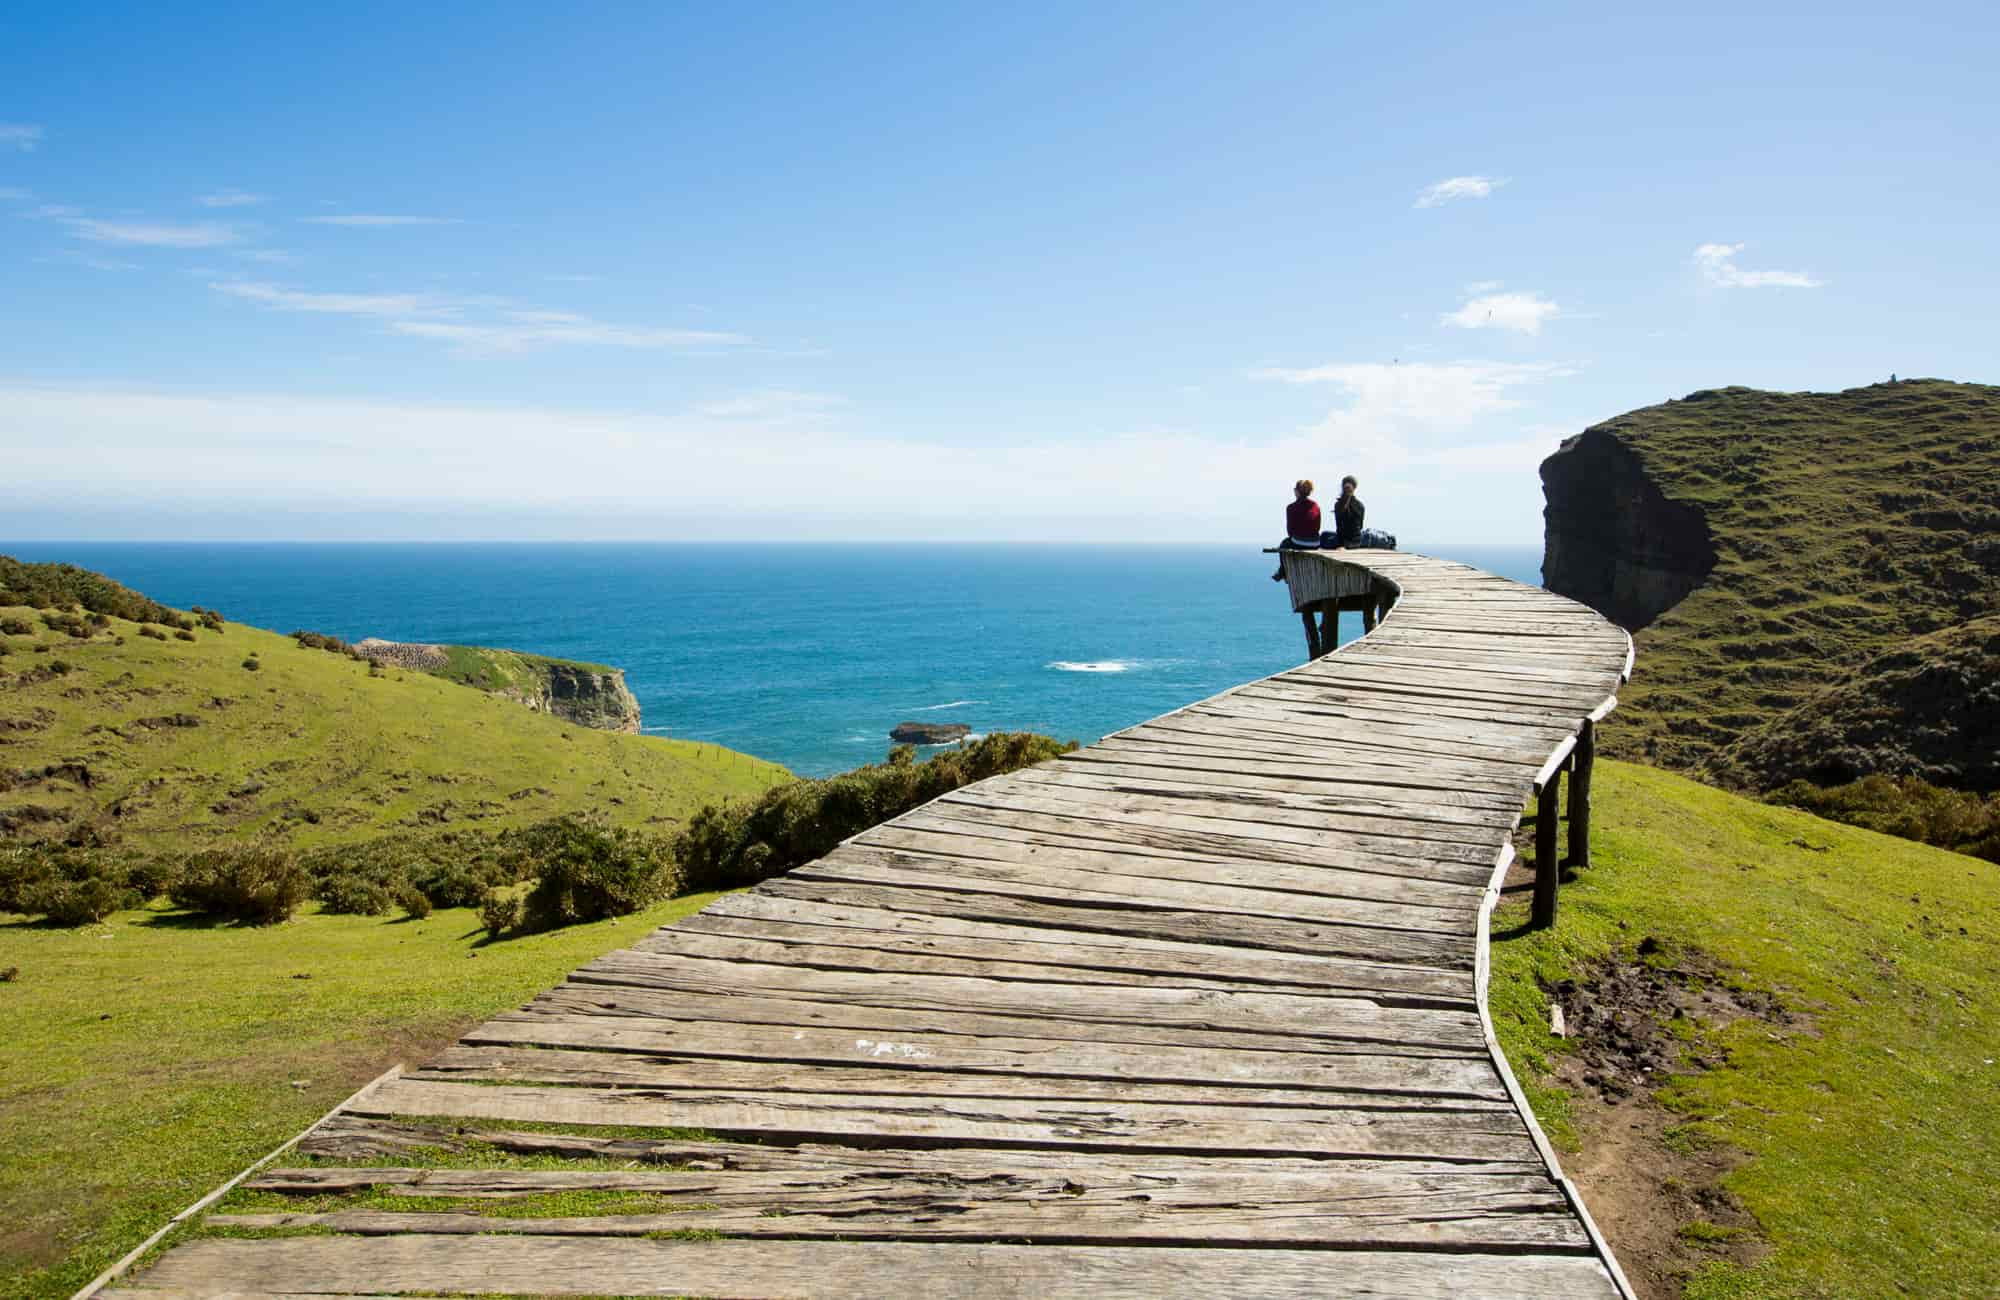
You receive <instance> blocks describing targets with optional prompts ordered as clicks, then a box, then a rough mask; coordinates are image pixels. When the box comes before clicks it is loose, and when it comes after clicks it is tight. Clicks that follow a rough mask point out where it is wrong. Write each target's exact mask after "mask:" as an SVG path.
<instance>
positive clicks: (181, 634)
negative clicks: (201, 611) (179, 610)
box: [174, 628, 194, 641]
mask: <svg viewBox="0 0 2000 1300" xmlns="http://www.w3.org/2000/svg"><path fill="white" fill-rule="evenodd" d="M174 640H176V641H192V640H194V633H192V632H190V631H188V630H187V629H186V628H182V629H181V630H180V631H178V632H176V633H174Z"/></svg>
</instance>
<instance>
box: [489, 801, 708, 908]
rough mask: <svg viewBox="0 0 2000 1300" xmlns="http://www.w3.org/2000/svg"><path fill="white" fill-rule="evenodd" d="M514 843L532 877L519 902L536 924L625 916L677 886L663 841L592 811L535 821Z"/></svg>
mask: <svg viewBox="0 0 2000 1300" xmlns="http://www.w3.org/2000/svg"><path fill="white" fill-rule="evenodd" d="M512 847H513V850H514V852H516V853H518V854H520V855H521V857H522V858H523V859H525V862H526V869H527V871H530V872H532V874H533V875H534V877H535V884H534V888H532V889H530V890H529V891H528V897H527V899H526V902H525V904H524V906H525V909H526V921H527V924H528V925H529V926H531V927H532V928H534V929H537V930H546V929H551V928H553V927H555V926H559V925H570V924H573V923H575V922H578V921H601V920H604V919H606V918H608V917H613V916H627V915H630V914H631V913H633V912H636V911H638V910H639V909H640V908H642V907H645V906H646V905H648V904H649V903H656V902H658V901H660V900H661V899H663V898H671V897H673V896H674V895H675V894H677V893H679V892H680V888H681V872H680V866H679V864H678V863H677V862H676V861H675V858H674V850H673V845H672V844H671V843H670V842H669V841H667V840H665V839H663V838H661V837H659V836H657V835H647V834H645V833H644V832H641V831H635V830H630V829H628V828H626V827H622V826H612V825H610V824H608V823H607V822H605V821H604V820H603V819H602V818H601V817H597V816H594V815H589V816H580V817H577V816H565V817H557V818H554V819H553V820H550V821H546V822H540V823H538V824H536V825H534V826H531V827H529V828H527V829H526V830H525V831H523V832H521V833H520V834H519V835H518V836H517V837H516V838H515V840H514V843H513V846H512Z"/></svg>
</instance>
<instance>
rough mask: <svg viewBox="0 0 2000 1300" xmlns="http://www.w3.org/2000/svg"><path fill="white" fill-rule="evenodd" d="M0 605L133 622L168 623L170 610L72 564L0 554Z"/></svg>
mask: <svg viewBox="0 0 2000 1300" xmlns="http://www.w3.org/2000/svg"><path fill="white" fill-rule="evenodd" d="M0 605H31V606H33V607H34V608H36V609H58V608H60V609H71V610H74V611H75V612H77V613H82V612H84V611H86V610H89V611H91V612H94V613H101V614H115V615H117V616H118V617H119V618H124V619H130V620H131V621H133V622H134V623H146V622H160V623H166V622H172V621H173V620H174V618H175V617H176V615H175V613H174V611H173V610H171V609H168V608H167V607H166V606H165V605H162V604H160V602H158V601H156V600H148V599H147V598H146V597H144V596H142V595H140V594H139V593H138V592H136V591H133V590H132V589H131V588H130V587H126V586H122V585H120V584H119V583H116V582H113V581H112V580H111V579H109V578H107V577H105V576H104V575H103V574H101V573H92V572H91V571H90V570H88V569H80V568H78V567H77V566H76V565H74V564H24V563H22V562H21V561H20V560H17V559H15V558H13V557H12V556H9V555H0Z"/></svg>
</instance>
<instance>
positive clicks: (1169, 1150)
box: [105, 551, 1630, 1300]
mask: <svg viewBox="0 0 2000 1300" xmlns="http://www.w3.org/2000/svg"><path fill="white" fill-rule="evenodd" d="M1285 563H1286V564H1287V566H1289V567H1290V568H1292V569H1293V570H1294V573H1295V577H1297V578H1298V579H1299V582H1298V583H1297V584H1295V594H1298V593H1299V592H1303V591H1305V590H1306V589H1307V588H1309V587H1310V586H1311V582H1310V581H1308V575H1318V576H1319V577H1320V578H1324V576H1325V575H1326V574H1328V573H1336V574H1338V575H1339V576H1341V578H1342V580H1343V581H1349V582H1350V585H1351V580H1355V579H1357V578H1359V579H1366V578H1367V577H1369V576H1370V575H1372V577H1373V578H1374V579H1377V580H1381V581H1383V582H1386V583H1388V584H1391V585H1392V586H1393V587H1394V588H1396V589H1399V592H1400V594H1399V596H1398V599H1397V602H1396V604H1395V607H1394V609H1393V610H1392V611H1391V612H1390V614H1389V615H1388V617H1387V618H1386V619H1385V620H1384V621H1383V622H1382V624H1381V625H1380V626H1379V627H1378V628H1377V629H1376V630H1375V631H1374V632H1373V633H1371V634H1370V635H1368V636H1367V637H1366V638H1364V639H1362V640H1360V641H1358V642H1355V643H1353V644H1351V645H1349V646H1347V647H1344V648H1343V649H1341V650H1340V651H1339V652H1337V653H1335V654H1332V655H1329V656H1327V657H1325V658H1322V659H1319V660H1317V661H1315V662H1312V663H1308V664H1307V665H1305V666H1304V667H1301V668H1298V669H1295V670H1293V671H1290V672H1284V673H1280V674H1278V675H1276V676H1274V677H1269V678H1266V679H1264V680H1262V681H1258V682H1253V683H1250V684H1248V685H1245V686H1241V687H1238V688H1236V689H1234V690H1231V691H1228V692H1226V693H1224V694H1222V695H1219V696H1216V697H1215V698H1213V699H1209V700H1204V701H1202V702H1200V703H1198V704H1194V705H1191V706H1189V707H1187V708H1185V709H1182V710H1179V711H1178V712H1175V713H1170V714H1168V715H1166V716H1164V717H1161V718H1156V719H1154V720H1152V721H1151V722H1147V723H1144V724H1142V725H1140V726H1137V727H1133V728H1132V729H1130V730H1128V731H1124V732H1120V733H1119V734H1117V735H1114V736H1111V737H1108V738H1106V739H1105V740H1103V741H1100V742H1099V743H1097V744H1095V745H1092V746H1091V747H1089V748H1088V749H1085V750H1082V751H1080V752H1078V753H1076V754H1073V755H1070V756H1068V757H1066V758H1064V759H1061V760H1059V761H1057V762H1053V763H1049V764H1045V765H1043V766H1041V767H1038V768H1035V769H1032V770H1029V771H1024V772H1020V773H1017V774H1014V775H1012V776H1006V777H999V778H996V779H993V780H989V781H984V782H981V783H979V784H978V785H975V786H971V787H968V788H966V789H964V790H961V791H958V792H956V793H954V794H951V795H948V796H946V797H944V798H943V799H940V800H938V801H937V802H935V803H932V804H929V805H927V806H925V807H923V808H920V809H917V810H916V811H914V812H911V813H908V814H906V815H904V816H902V817H899V818H897V819H895V820H894V821H892V822H889V823H886V824H884V825H882V826H879V827H876V828H875V829H873V830H870V831H868V832H866V833H864V834H862V835H859V836H856V837H855V838H854V839H852V840H850V841H848V842H847V843H845V844H843V845H841V846H840V847H839V848H838V849H836V850H835V851H834V852H832V853H830V854H828V855H827V856H826V857H825V858H823V859H821V860H819V861H818V862H815V863H813V864H811V865H809V866H807V867H803V868H801V869H799V870H797V871H794V872H792V873H791V874H790V875H788V876H785V877H783V878H781V879H777V880H772V881H769V882H767V883H765V884H764V885H761V886H759V887H758V888H756V889H754V890H751V891H749V892H747V893H742V894H737V895H733V896H730V897H728V898H724V899H722V900H720V901H718V902H716V903H714V904H713V905H711V906H710V907H708V908H707V909H705V910H704V911H702V912H701V913H699V914H697V915H695V916H691V917H689V918H687V919H685V920H683V921H681V922H679V923H677V924H675V925H672V926H668V927H666V928H664V929H661V930H658V931H656V932H654V933H653V934H652V935H650V936H648V937H647V938H646V939H644V940H642V941H641V942H639V943H638V944H636V945H634V946H633V947H631V948H628V949H626V950H624V951H622V952H617V953H613V954H611V955H610V956H608V957H605V958H603V959H601V960H599V961H596V962H593V963H591V964H590V965H588V966H586V967H584V968H583V969H581V970H579V971H577V972H576V973H575V974H573V975H572V976H571V977H570V978H569V979H568V980H567V981H565V982H564V983H563V984H562V985H561V986H559V987H557V988H555V989H552V990H550V991H549V992H547V993H544V994H542V995H541V996H540V997H537V998H536V999H535V1000H534V1001H532V1002H531V1003H529V1004H528V1005H527V1006H525V1007H523V1008H521V1009H520V1010H518V1011H514V1012H510V1013H508V1014H506V1015H502V1016H500V1017H498V1018H496V1019H494V1020H493V1021H491V1022H489V1023H487V1024H484V1025H481V1026H480V1027H478V1028H477V1029H475V1030H473V1031H472V1032H470V1033H468V1034H467V1035H465V1037H464V1038H463V1039H461V1040H460V1042H459V1043H458V1045H457V1046H455V1047H453V1048H451V1049H450V1050H448V1051H446V1052H445V1053H444V1054H443V1055H442V1056H440V1057H439V1058H437V1059H436V1060H434V1061H431V1062H430V1063H429V1064H428V1065H426V1066H425V1067H424V1068H422V1069H419V1070H416V1071H413V1072H411V1073H408V1074H404V1075H402V1076H400V1077H397V1078H393V1079H390V1080H388V1081H386V1082H383V1083H381V1084H379V1085H378V1086H376V1087H375V1088H373V1089H372V1090H370V1091H369V1092H367V1093H365V1094H364V1095H362V1096H361V1097H359V1098H357V1099H356V1100H354V1101H352V1102H350V1103H349V1104H348V1105H347V1106H345V1107H344V1108H343V1109H342V1110H341V1111H340V1112H338V1113H337V1114H336V1115H335V1116H334V1117H333V1118H332V1119H331V1120H330V1121H328V1122H327V1123H326V1124H324V1125H323V1126H321V1127H320V1128H318V1129H317V1130H315V1131H314V1132H312V1133H311V1134H310V1135H308V1137H307V1139H306V1140H305V1141H304V1142H303V1143H301V1144H300V1146H299V1147H298V1148H297V1149H296V1154H297V1155H303V1156H307V1157H312V1159H311V1160H309V1161H308V1160H301V1159H297V1158H296V1157H294V1158H293V1159H291V1160H290V1161H288V1162H287V1167H282V1168H271V1169H267V1170H264V1171H263V1172H261V1173H260V1174H258V1175H257V1176H255V1177H253V1178H252V1179H251V1180H250V1181H249V1182H248V1183H246V1184H245V1186H247V1187H249V1188H252V1189H261V1190H263V1191H266V1192H269V1193H273V1194H277V1195H282V1196H284V1197H287V1198H296V1200H293V1201H288V1202H284V1203H279V1202H274V1203H273V1204H274V1206H275V1205H279V1204H283V1205H284V1207H285V1208H266V1209H262V1210H261V1211H260V1212H258V1213H235V1214H216V1213H212V1214H210V1215H208V1217H207V1223H208V1224H209V1225H210V1226H212V1227H223V1228H234V1229H238V1230H243V1229H288V1230H299V1229H305V1230H309V1232H308V1233H307V1234H299V1233H297V1232H294V1234H293V1235H277V1236H264V1237H258V1238H254V1239H233V1238H228V1237H207V1238H202V1239H197V1240H192V1241H189V1242H186V1243H185V1244H182V1245H179V1246H176V1247H174V1248H173V1249H171V1250H169V1251H168V1252H167V1253H166V1254H165V1255H164V1256H163V1257H162V1258H161V1259H160V1260H159V1261H158V1263H157V1264H155V1265H154V1266H153V1267H151V1268H150V1269H148V1270H146V1271H144V1272H141V1273H139V1274H138V1275H137V1276H135V1277H132V1278H130V1279H127V1280H125V1281H123V1282H121V1283H120V1284H118V1286H117V1287H116V1288H114V1289H113V1290H111V1291H108V1292H106V1293H105V1294H107V1295H114V1296H127V1297H133V1298H135V1300H140V1298H143V1300H165V1297H168V1296H174V1295H203V1296H208V1295H218V1294H235V1295H256V1296H275V1295H304V1294H313V1295H323V1294H329V1293H334V1294H398V1293H410V1292H423V1293H426V1294H455V1293H507V1294H524V1295H542V1294H549V1295H563V1294H572V1295H579V1294H587V1295H598V1294H610V1295H701V1296H744V1297H748V1296H758V1297H772V1296H842V1295H860V1294H870V1295H872V1294H886V1295H924V1296H954V1297H957V1296H964V1297H986V1296H1092V1297H1113V1296H1183V1295H1199V1294H1210V1295H1231V1296H1234V1295H1270V1296H1280V1295H1282V1296H1308V1295H1310V1296H1327V1295H1396V1296H1441V1297H1442V1296H1451V1297H1471V1296H1519V1297H1537V1298H1539V1297H1548V1296H1564V1295H1577V1296H1615V1295H1618V1294H1620V1293H1621V1291H1622V1290H1623V1283H1622V1278H1621V1277H1620V1276H1619V1275H1618V1273H1617V1269H1616V1265H1615V1264H1614V1263H1613V1262H1612V1261H1611V1258H1610V1255H1609V1253H1608V1251H1606V1249H1605V1248H1604V1246H1603V1244H1602V1242H1601V1241H1600V1240H1599V1239H1598V1238H1597V1236H1596V1234H1595V1231H1594V1229H1592V1228H1591V1227H1590V1225H1589V1220H1588V1218H1587V1216H1586V1215H1584V1213H1583V1212H1582V1209H1581V1206H1580V1205H1579V1204H1578V1202H1577V1201H1576V1199H1575V1195H1574V1192H1573V1190H1572V1189H1571V1188H1570V1187H1569V1186H1568V1184H1567V1183H1565V1182H1564V1181H1563V1180H1562V1179H1561V1177H1560V1175H1559V1173H1558V1172H1557V1170H1556V1166H1555V1162H1554V1159H1553V1157H1552V1156H1551V1155H1550V1153H1549V1151H1548V1148H1547V1146H1546V1144H1545V1143H1544V1142H1543V1141H1542V1138H1541V1135H1540V1133H1539V1131H1538V1130H1537V1129H1536V1128H1535V1126H1534V1124H1533V1121H1532V1119H1531V1118H1529V1117H1528V1115H1527V1113H1526V1110H1525V1107H1524V1106H1523V1104H1522V1102H1521V1098H1520V1095H1519V1093H1518V1090H1516V1089H1515V1087H1514V1085H1513V1080H1512V1078H1511V1076H1510V1075H1509V1074H1508V1073H1507V1070H1506V1066H1505V1063H1504V1061H1502V1060H1501V1059H1500V1058H1499V1056H1498V1053H1497V1050H1496V1049H1495V1048H1494V1045H1493V1039H1492V1035H1491V1032H1490V1028H1489V1026H1488V1024H1487V1022H1486V1018H1485V1015H1484V1002H1485V996H1484V995H1485V974H1486V962H1485V958H1486V941H1485V932H1486V922H1487V916H1488V913H1489V912H1490V910H1491V907H1492V904H1493V901H1494V899H1495V898H1496V897H1497V888H1498V881H1499V877H1500V874H1501V873H1502V872H1503V871H1504V868H1505V865H1506V862H1507V861H1508V859H1509V858H1511V856H1512V848H1511V839H1512V835H1513V832H1514V830H1515V828H1516V825H1517V823H1518V822H1519V820H1520V815H1521V812H1522V808H1523V805H1524V803H1525V802H1526V801H1527V800H1528V799H1529V798H1530V797H1531V795H1532V794H1533V792H1534V790H1535V789H1536V788H1537V785H1538V783H1539V781H1540V780H1542V779H1543V778H1545V777H1546V775H1547V769H1548V768H1549V767H1550V765H1551V759H1552V757H1554V756H1556V755H1557V754H1559V753H1560V752H1562V751H1563V750H1564V747H1565V746H1566V745H1567V744H1568V743H1570V742H1571V740H1572V738H1574V737H1575V736H1576V734H1577V732H1578V730H1579V727H1580V725H1581V724H1582V722H1583V720H1584V719H1585V717H1586V716H1587V715H1589V714H1591V713H1592V712H1593V710H1600V709H1601V708H1602V707H1603V706H1605V705H1607V704H1608V703H1609V702H1610V700H1611V697H1612V694H1613V692H1614V691H1615V690H1616V689H1617V687H1618V684H1619V682H1620V681H1621V678H1622V676H1623V675H1624V673H1626V672H1627V671H1629V667H1630V657H1629V656H1630V641H1629V639H1628V638H1627V637H1626V635H1625V634H1624V633H1623V632H1622V631H1620V630H1619V629H1618V628H1616V627H1614V626H1612V625H1611V624H1610V623H1608V622H1606V621H1605V620H1604V619H1602V618H1600V617H1599V616H1598V615H1596V614H1595V613H1593V612H1591V611H1590V610H1588V609H1586V608H1584V607H1582V606H1580V605H1577V604H1574V603H1572V602H1570V601H1567V600H1564V599H1562V598H1560V597H1557V596H1555V595H1552V594H1550V593H1548V592H1545V591H1542V590H1539V589H1536V588H1530V587H1525V586H1522V585H1520V584H1517V583H1513V582H1508V581H1505V580H1503V579H1500V578H1496V577H1492V576H1490V575H1487V574H1483V573H1480V572H1478V571H1476V570H1473V569H1470V568H1467V567H1465V566H1463V565H1459V564H1455V563H1451V562H1447V561H1442V560H1436V559H1430V558H1426V557H1423V556H1418V555H1408V554H1400V553H1395V552H1381V551H1364V552H1347V553H1343V556H1342V558H1341V559H1339V560H1336V559H1334V558H1333V557H1330V556H1326V555H1320V554H1315V553H1311V552H1304V553H1297V554H1293V555H1288V556H1287V557H1286V559H1285ZM1302 566H1314V567H1310V568H1307V567H1302ZM1320 566H1331V567H1320ZM1336 585H1338V584H1336ZM1342 590H1345V588H1342ZM628 1126H637V1127H628ZM663 1126H664V1127H666V1128H669V1129H689V1130H701V1131H703V1132H702V1133H700V1134H696V1135H692V1136H687V1135H676V1134H674V1133H673V1132H670V1131H668V1132H662V1131H660V1130H661V1128H662V1127H663ZM718 1139H719V1140H718ZM371 1189H372V1194H370V1195H369V1197H368V1199H367V1201H366V1203H365V1204H354V1203H352V1202H350V1203H346V1204H343V1200H342V1197H343V1194H353V1193H370V1191H371ZM383 1193H388V1194H391V1196H392V1197H393V1199H390V1198H388V1197H385V1196H384V1195H383Z"/></svg>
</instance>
